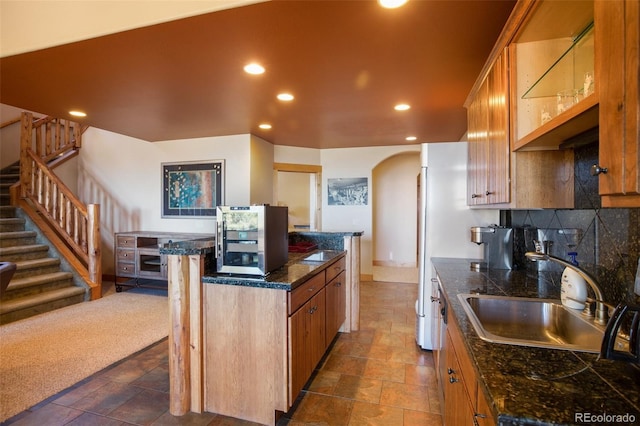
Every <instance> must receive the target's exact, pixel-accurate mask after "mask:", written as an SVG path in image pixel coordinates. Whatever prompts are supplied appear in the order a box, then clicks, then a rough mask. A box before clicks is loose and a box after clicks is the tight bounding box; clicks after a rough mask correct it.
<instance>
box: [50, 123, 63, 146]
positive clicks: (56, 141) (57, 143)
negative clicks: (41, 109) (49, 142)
mask: <svg viewBox="0 0 640 426" xmlns="http://www.w3.org/2000/svg"><path fill="white" fill-rule="evenodd" d="M61 135H62V128H61V126H60V120H56V133H55V139H54V145H53V151H52V152H56V151H58V150H59V149H60V146H61V143H60V136H61Z"/></svg>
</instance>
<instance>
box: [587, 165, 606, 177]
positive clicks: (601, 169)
mask: <svg viewBox="0 0 640 426" xmlns="http://www.w3.org/2000/svg"><path fill="white" fill-rule="evenodd" d="M608 171H609V169H607V168H606V167H600V166H599V165H598V164H594V165H592V166H591V169H590V170H589V173H590V174H591V176H598V175H599V174H600V173H604V174H607V172H608Z"/></svg>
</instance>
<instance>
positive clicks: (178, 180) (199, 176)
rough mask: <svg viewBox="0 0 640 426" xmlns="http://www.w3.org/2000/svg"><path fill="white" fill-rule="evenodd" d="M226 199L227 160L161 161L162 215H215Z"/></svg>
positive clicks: (170, 216) (183, 216)
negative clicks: (225, 167) (225, 175)
mask: <svg viewBox="0 0 640 426" xmlns="http://www.w3.org/2000/svg"><path fill="white" fill-rule="evenodd" d="M223 203H224V160H210V161H207V162H206V163H202V162H198V163H196V162H192V163H162V217H163V218H198V219H215V217H216V207H218V206H220V205H222V204H223Z"/></svg>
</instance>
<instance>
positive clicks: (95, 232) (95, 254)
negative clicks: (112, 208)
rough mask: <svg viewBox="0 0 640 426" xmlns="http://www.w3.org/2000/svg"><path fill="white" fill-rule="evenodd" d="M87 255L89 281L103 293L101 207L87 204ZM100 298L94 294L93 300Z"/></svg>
mask: <svg viewBox="0 0 640 426" xmlns="http://www.w3.org/2000/svg"><path fill="white" fill-rule="evenodd" d="M87 240H88V241H87V254H88V257H89V262H88V265H87V266H88V269H89V271H88V272H89V279H90V280H91V281H92V282H94V283H96V284H98V285H97V286H96V287H95V288H96V289H97V290H96V291H97V292H99V293H101V292H102V290H101V289H102V249H101V247H100V205H99V204H87ZM98 298H100V294H97V295H95V294H92V295H91V299H92V300H94V299H98Z"/></svg>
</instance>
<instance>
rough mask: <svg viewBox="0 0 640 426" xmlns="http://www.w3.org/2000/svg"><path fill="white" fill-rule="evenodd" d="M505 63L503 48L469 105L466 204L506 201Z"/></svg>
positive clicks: (507, 108) (507, 185) (507, 164)
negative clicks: (467, 188)
mask: <svg viewBox="0 0 640 426" xmlns="http://www.w3.org/2000/svg"><path fill="white" fill-rule="evenodd" d="M507 63H508V62H507V50H506V49H505V51H504V52H503V53H502V54H501V55H500V56H499V57H498V59H497V60H496V62H495V64H494V65H493V67H492V68H491V71H489V74H488V75H487V78H486V79H485V81H484V82H483V83H482V85H481V86H480V88H479V89H478V92H477V93H476V95H475V98H474V99H473V101H472V102H471V103H470V105H469V109H468V114H467V118H468V129H467V138H468V140H469V158H468V163H469V166H468V167H469V169H468V182H467V184H468V187H469V199H468V204H469V205H483V204H503V203H508V202H509V201H510V185H509V184H510V181H509V174H510V169H509V155H510V150H509V104H508V97H509V95H508V90H509V86H508V76H507V72H508V67H507Z"/></svg>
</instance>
